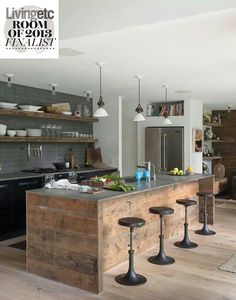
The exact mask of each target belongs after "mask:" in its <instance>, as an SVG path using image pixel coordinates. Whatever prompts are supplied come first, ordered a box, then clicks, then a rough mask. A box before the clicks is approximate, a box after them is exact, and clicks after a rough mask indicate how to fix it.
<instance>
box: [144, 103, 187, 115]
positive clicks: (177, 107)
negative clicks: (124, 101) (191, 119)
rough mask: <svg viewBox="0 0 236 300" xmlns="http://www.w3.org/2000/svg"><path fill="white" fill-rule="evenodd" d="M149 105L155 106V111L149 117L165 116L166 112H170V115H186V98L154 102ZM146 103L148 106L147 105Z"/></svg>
mask: <svg viewBox="0 0 236 300" xmlns="http://www.w3.org/2000/svg"><path fill="white" fill-rule="evenodd" d="M147 105H152V106H153V113H152V115H151V116H149V115H147V114H146V116H147V117H163V116H164V112H167V113H168V116H174V117H179V116H184V100H178V101H168V102H152V103H150V104H147ZM147 105H146V107H147Z"/></svg>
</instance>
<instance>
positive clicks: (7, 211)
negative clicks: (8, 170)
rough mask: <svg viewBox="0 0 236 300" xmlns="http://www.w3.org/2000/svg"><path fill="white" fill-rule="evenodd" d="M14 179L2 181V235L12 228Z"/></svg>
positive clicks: (0, 193)
mask: <svg viewBox="0 0 236 300" xmlns="http://www.w3.org/2000/svg"><path fill="white" fill-rule="evenodd" d="M12 187H13V185H12V181H1V182H0V235H2V234H6V233H8V232H10V231H11V228H12V194H13V189H12Z"/></svg>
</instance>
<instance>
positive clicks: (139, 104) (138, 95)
mask: <svg viewBox="0 0 236 300" xmlns="http://www.w3.org/2000/svg"><path fill="white" fill-rule="evenodd" d="M138 104H139V105H140V78H138Z"/></svg>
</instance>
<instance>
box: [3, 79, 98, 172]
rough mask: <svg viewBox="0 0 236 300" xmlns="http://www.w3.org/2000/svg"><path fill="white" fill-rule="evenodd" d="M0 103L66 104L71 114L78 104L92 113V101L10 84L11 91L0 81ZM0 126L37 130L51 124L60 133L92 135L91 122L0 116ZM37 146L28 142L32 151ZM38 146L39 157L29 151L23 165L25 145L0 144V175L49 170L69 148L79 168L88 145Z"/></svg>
mask: <svg viewBox="0 0 236 300" xmlns="http://www.w3.org/2000/svg"><path fill="white" fill-rule="evenodd" d="M0 101H2V102H14V103H18V104H32V105H51V104H53V103H63V102H69V103H70V105H71V110H72V111H73V112H74V111H75V110H76V106H77V104H82V105H83V106H84V105H87V106H88V107H89V109H90V111H91V112H92V111H93V110H92V105H93V103H92V102H93V101H92V99H91V100H90V101H87V99H86V98H85V97H81V96H76V95H70V94H65V93H59V92H57V93H56V95H55V96H53V95H52V93H51V91H50V90H44V89H37V88H33V87H28V86H23V85H17V84H12V86H11V88H9V87H7V84H6V82H3V81H0ZM0 124H5V125H7V128H8V129H25V128H41V126H42V125H48V124H51V125H54V124H55V125H61V126H62V130H63V131H79V132H80V133H87V134H93V124H92V123H82V122H73V121H67V120H49V119H37V118H36V119H33V118H25V117H11V116H0ZM39 145H40V143H31V148H32V149H33V148H34V147H36V146H39ZM42 146H43V157H42V158H35V157H34V156H33V151H32V152H31V154H32V155H31V157H32V158H31V161H30V162H27V159H26V158H27V157H26V151H27V144H26V143H0V164H1V166H2V171H1V173H10V172H16V171H21V170H23V169H31V168H37V167H43V168H47V167H53V165H52V163H53V162H58V161H64V160H65V157H66V156H67V155H68V153H69V149H70V148H72V149H73V153H74V155H75V158H76V161H77V162H78V164H79V165H81V166H83V165H84V160H85V149H86V148H87V147H89V144H87V143H85V144H84V143H83V144H82V143H78V144H75V143H72V144H64V143H61V144H60V143H42Z"/></svg>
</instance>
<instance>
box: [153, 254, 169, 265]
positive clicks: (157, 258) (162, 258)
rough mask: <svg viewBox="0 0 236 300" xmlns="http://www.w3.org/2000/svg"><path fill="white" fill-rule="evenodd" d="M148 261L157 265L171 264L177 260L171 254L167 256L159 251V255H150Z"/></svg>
mask: <svg viewBox="0 0 236 300" xmlns="http://www.w3.org/2000/svg"><path fill="white" fill-rule="evenodd" d="M148 261H149V262H150V263H152V264H156V265H171V264H173V263H174V262H175V259H174V258H172V257H170V256H166V255H165V254H163V253H159V254H158V255H154V256H150V257H149V258H148Z"/></svg>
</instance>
